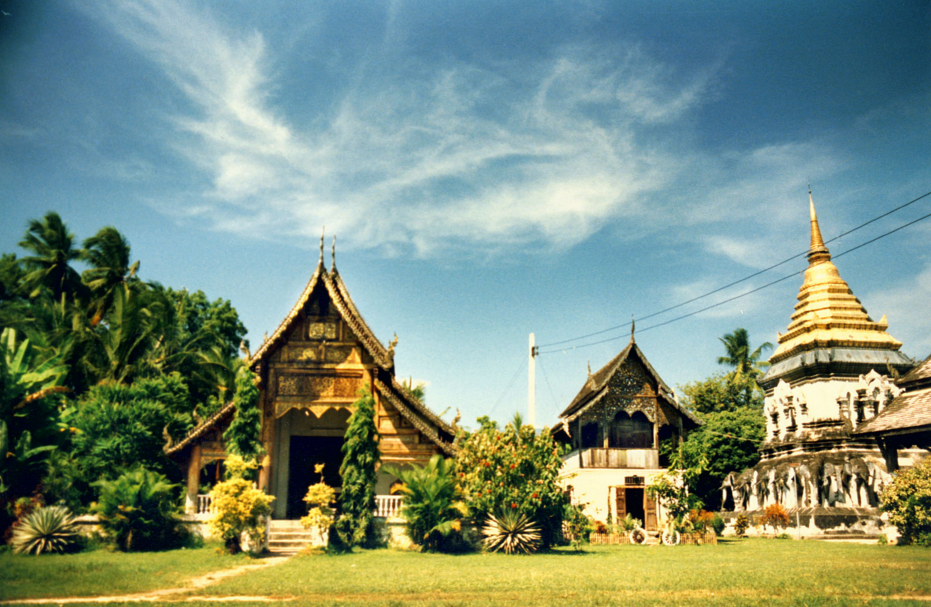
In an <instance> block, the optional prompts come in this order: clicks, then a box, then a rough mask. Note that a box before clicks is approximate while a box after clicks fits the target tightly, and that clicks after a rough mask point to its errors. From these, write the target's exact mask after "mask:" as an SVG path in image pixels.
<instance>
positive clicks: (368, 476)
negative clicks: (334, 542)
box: [337, 384, 381, 547]
mask: <svg viewBox="0 0 931 607" xmlns="http://www.w3.org/2000/svg"><path fill="white" fill-rule="evenodd" d="M354 406H355V411H353V413H352V415H351V416H350V417H349V427H348V428H347V429H346V437H345V441H344V442H343V448H342V451H343V463H342V465H341V466H340V468H339V475H340V477H341V478H342V479H343V491H342V493H340V495H339V506H340V512H341V515H340V524H339V525H338V526H337V529H338V533H339V534H340V539H341V540H342V542H343V543H344V544H346V545H347V546H362V545H366V546H369V547H374V546H375V545H376V544H377V540H376V538H375V532H374V527H373V524H374V521H375V477H376V468H377V467H378V463H379V462H380V461H381V455H380V452H379V450H378V431H377V429H376V428H375V399H374V398H372V392H371V390H370V389H369V386H368V384H366V385H365V387H364V388H362V389H361V390H359V399H358V400H357V401H356V402H355V405H354Z"/></svg>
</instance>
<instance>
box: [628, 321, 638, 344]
mask: <svg viewBox="0 0 931 607" xmlns="http://www.w3.org/2000/svg"><path fill="white" fill-rule="evenodd" d="M636 326H637V323H636V321H634V315H633V314H631V315H630V343H634V329H635V328H636Z"/></svg>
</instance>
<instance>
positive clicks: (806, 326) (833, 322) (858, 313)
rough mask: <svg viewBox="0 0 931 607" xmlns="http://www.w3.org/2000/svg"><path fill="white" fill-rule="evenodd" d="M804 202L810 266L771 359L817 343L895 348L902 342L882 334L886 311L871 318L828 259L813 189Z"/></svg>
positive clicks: (886, 324) (815, 346)
mask: <svg viewBox="0 0 931 607" xmlns="http://www.w3.org/2000/svg"><path fill="white" fill-rule="evenodd" d="M808 205H809V210H810V213H811V248H810V249H809V251H808V269H807V270H805V280H804V282H803V283H802V287H801V289H799V292H798V303H797V304H796V305H795V313H794V314H792V322H790V323H789V329H788V331H787V332H786V333H785V334H783V335H780V336H779V346H778V347H777V348H776V351H775V352H773V355H772V356H771V357H770V359H769V362H771V363H777V362H779V361H781V360H785V359H786V358H789V357H790V356H793V355H795V354H798V353H799V352H804V351H807V350H812V349H815V348H838V347H839V348H869V349H875V350H898V349H899V348H900V347H901V346H902V343H901V342H900V341H898V340H896V339H895V338H893V337H892V336H891V335H889V334H888V333H886V328H887V327H888V326H889V323H888V322H887V321H886V318H885V316H884V317H883V318H882V319H881V320H880V321H879V322H876V321H874V320H873V319H871V318H870V317H869V315H868V314H867V312H866V309H865V308H864V307H863V304H861V303H860V300H858V299H857V298H856V297H855V296H854V294H853V292H852V291H851V290H850V287H849V286H848V285H847V283H846V282H845V281H844V279H843V278H841V276H840V272H838V271H837V266H835V265H834V263H833V262H832V261H831V253H830V252H829V251H828V248H827V247H826V246H825V245H824V239H823V238H822V237H821V229H820V227H819V226H818V216H817V214H816V213H815V203H814V201H813V200H812V196H811V188H809V190H808Z"/></svg>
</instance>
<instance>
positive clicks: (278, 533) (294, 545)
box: [268, 520, 322, 554]
mask: <svg viewBox="0 0 931 607" xmlns="http://www.w3.org/2000/svg"><path fill="white" fill-rule="evenodd" d="M319 545H322V542H321V541H320V537H319V536H318V535H317V532H316V531H312V530H310V529H304V527H303V526H302V525H301V523H300V521H274V520H273V521H271V522H270V523H269V525H268V550H269V552H273V553H275V554H294V553H296V552H300V551H301V550H303V549H304V548H306V547H307V546H319Z"/></svg>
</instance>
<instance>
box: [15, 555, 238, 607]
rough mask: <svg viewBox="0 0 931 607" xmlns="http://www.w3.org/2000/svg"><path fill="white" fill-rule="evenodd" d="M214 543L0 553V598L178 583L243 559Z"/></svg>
mask: <svg viewBox="0 0 931 607" xmlns="http://www.w3.org/2000/svg"><path fill="white" fill-rule="evenodd" d="M248 561H249V559H248V558H247V557H245V556H241V555H240V556H226V555H222V554H219V553H218V552H217V549H216V546H207V547H205V548H198V549H194V550H192V549H187V550H170V551H167V552H139V553H134V554H123V553H120V552H109V551H107V550H95V551H93V552H82V553H79V554H46V555H42V556H29V555H18V554H17V555H14V554H11V553H9V552H7V553H5V554H0V600H9V599H21V598H46V597H68V596H98V595H106V594H111V595H112V594H129V593H134V592H145V591H148V590H155V589H158V588H172V587H177V586H183V585H184V581H185V580H188V579H190V578H193V577H196V576H199V575H203V574H205V573H208V572H210V571H216V570H218V569H227V568H231V567H236V566H238V565H242V564H244V563H247V562H248Z"/></svg>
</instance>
